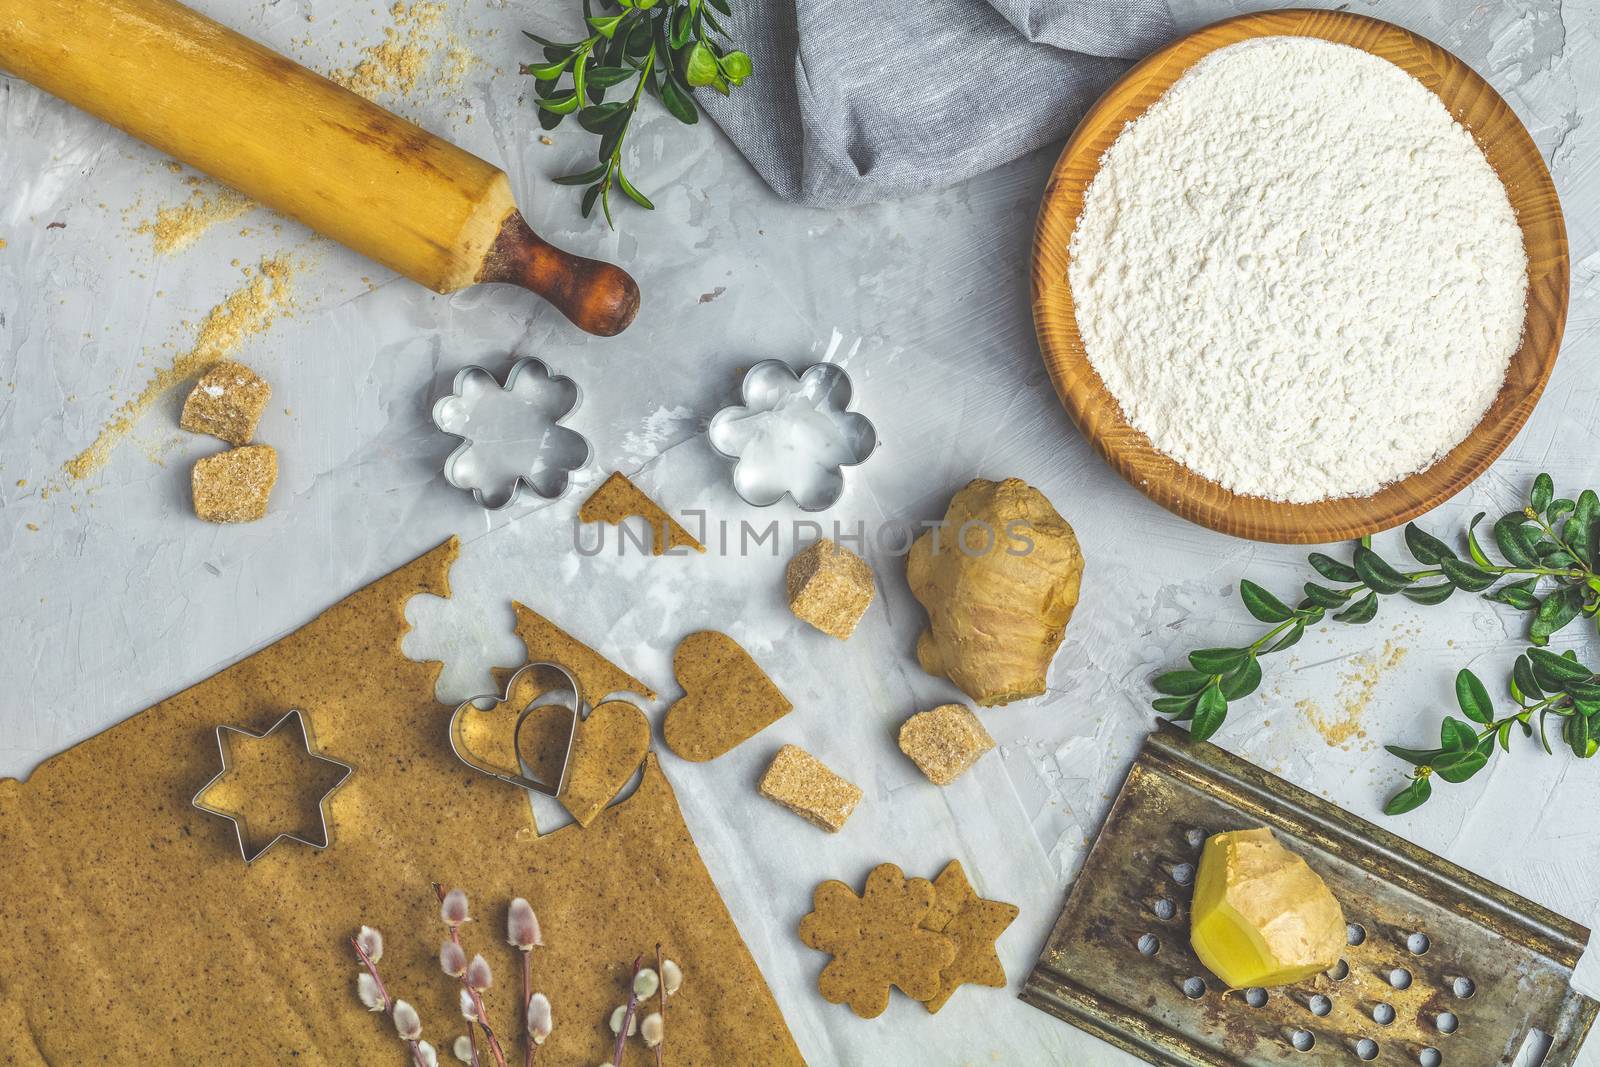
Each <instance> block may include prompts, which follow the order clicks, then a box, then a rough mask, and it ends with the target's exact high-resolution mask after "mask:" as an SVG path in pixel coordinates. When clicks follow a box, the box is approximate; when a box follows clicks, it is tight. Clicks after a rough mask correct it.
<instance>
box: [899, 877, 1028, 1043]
mask: <svg viewBox="0 0 1600 1067" xmlns="http://www.w3.org/2000/svg"><path fill="white" fill-rule="evenodd" d="M933 888H934V894H935V895H934V902H933V907H931V908H929V909H928V914H927V917H926V918H924V919H923V920H922V927H923V929H925V930H936V931H938V932H939V933H942V934H944V935H946V936H947V937H949V938H951V939H952V940H954V941H955V943H956V958H955V959H953V960H951V961H950V963H949V965H947V966H946V967H945V969H944V970H943V971H941V972H940V975H939V979H940V986H939V992H937V993H935V994H934V995H933V996H932V997H929V998H928V1000H927V1002H926V1004H927V1008H928V1011H929V1012H936V1011H938V1010H939V1009H940V1008H942V1007H944V1006H945V1002H947V1001H948V1000H949V999H950V997H951V994H953V993H954V992H955V991H956V989H957V988H958V987H959V986H961V985H962V984H963V983H966V982H971V983H973V984H975V985H985V986H992V987H994V988H996V989H1003V988H1005V984H1006V969H1005V965H1004V964H1002V963H1001V962H1000V955H999V953H997V952H996V951H995V947H994V946H995V941H996V940H998V939H999V937H1000V935H1001V934H1003V933H1004V932H1005V930H1006V927H1008V926H1010V925H1011V923H1012V922H1013V921H1014V920H1015V919H1016V917H1017V913H1018V911H1017V906H1016V905H1015V904H1003V903H1001V902H1000V901H998V900H984V899H983V898H982V897H980V896H978V894H977V892H976V891H975V890H973V888H972V883H971V882H969V881H967V872H966V870H965V869H964V868H963V867H962V866H961V861H960V860H951V861H950V862H949V863H948V864H946V866H945V869H944V870H943V871H940V872H939V877H938V878H935V879H934V881H933Z"/></svg>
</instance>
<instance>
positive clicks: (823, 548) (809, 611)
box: [788, 537, 872, 641]
mask: <svg viewBox="0 0 1600 1067" xmlns="http://www.w3.org/2000/svg"><path fill="white" fill-rule="evenodd" d="M788 578H789V610H791V611H793V612H794V613H795V614H796V615H798V616H799V617H800V618H802V619H804V620H805V621H806V622H809V623H810V624H811V625H812V626H815V627H816V628H817V629H819V630H821V631H822V632H823V633H825V634H831V635H833V636H834V637H837V638H838V639H839V640H841V641H843V640H844V639H845V638H847V637H849V636H850V635H851V634H853V633H855V632H856V623H858V622H860V621H861V616H862V615H863V614H865V613H866V610H867V605H869V604H871V603H872V568H871V567H869V566H867V561H866V560H864V559H862V558H861V557H860V556H858V555H856V554H855V553H854V552H852V551H850V550H849V549H848V548H840V547H839V546H838V545H836V544H834V543H833V542H832V541H830V540H828V539H827V538H826V537H824V538H823V539H822V540H820V541H818V542H816V543H815V544H813V545H811V546H810V547H809V548H807V549H806V550H805V551H804V552H801V553H800V554H799V555H797V556H795V557H794V559H792V560H790V561H789V571H788Z"/></svg>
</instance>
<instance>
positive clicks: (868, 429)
mask: <svg viewBox="0 0 1600 1067" xmlns="http://www.w3.org/2000/svg"><path fill="white" fill-rule="evenodd" d="M853 391H854V390H853V386H852V385H851V383H850V376H849V375H848V374H846V373H845V372H844V370H843V368H841V367H840V366H839V365H838V364H837V363H815V364H812V365H811V366H809V367H807V368H806V369H805V370H804V371H802V372H801V373H799V374H796V373H795V372H794V371H793V370H792V369H791V368H790V366H789V364H787V363H785V362H784V361H783V360H781V359H764V360H762V361H761V362H760V363H757V364H756V365H755V366H753V367H751V368H750V370H749V371H748V372H747V373H746V374H745V376H744V384H743V385H742V386H741V396H742V397H743V399H744V403H743V404H742V405H735V406H732V407H726V408H723V409H722V410H721V411H719V412H717V413H716V415H714V416H712V419H711V424H710V425H709V426H708V427H707V428H706V436H707V438H708V439H709V440H710V442H711V447H712V448H713V449H715V450H716V451H717V452H718V453H719V454H721V455H722V456H724V457H726V458H727V459H730V460H733V462H734V467H733V488H734V491H735V492H737V493H738V494H739V496H740V497H741V498H742V499H743V500H744V501H745V503H747V504H753V505H755V506H756V507H766V506H768V505H769V504H776V503H777V502H778V501H779V500H781V499H783V497H784V496H785V495H787V496H789V497H790V498H791V499H792V500H793V501H794V502H795V503H796V504H798V505H800V508H801V510H803V511H822V510H823V509H825V508H831V507H832V506H833V505H834V504H836V503H838V501H839V497H840V495H841V494H843V492H844V468H845V467H854V466H856V465H857V464H860V463H864V462H866V459H867V457H868V456H870V455H872V452H873V449H875V448H877V447H878V431H877V430H875V429H874V428H873V426H872V423H871V422H870V421H869V420H868V419H867V417H866V416H865V415H862V414H861V413H860V412H856V411H850V410H848V408H849V406H850V398H851V396H852V393H853Z"/></svg>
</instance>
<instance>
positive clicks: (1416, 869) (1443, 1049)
mask: <svg viewBox="0 0 1600 1067" xmlns="http://www.w3.org/2000/svg"><path fill="white" fill-rule="evenodd" d="M1253 826H1269V827H1271V828H1272V829H1273V831H1274V832H1275V833H1276V834H1277V835H1278V837H1279V838H1280V839H1281V840H1282V841H1283V843H1284V845H1285V846H1286V847H1288V848H1291V849H1293V850H1294V851H1295V852H1297V853H1299V854H1300V855H1301V856H1303V857H1305V860H1306V862H1307V863H1309V864H1310V865H1311V866H1312V867H1313V868H1314V869H1315V870H1316V871H1317V873H1318V874H1320V875H1321V876H1322V877H1323V879H1324V880H1326V882H1327V883H1328V887H1329V888H1330V889H1331V890H1332V891H1333V894H1334V896H1335V897H1337V898H1338V899H1339V903H1340V904H1341V905H1342V906H1343V908H1344V914H1345V918H1346V920H1347V921H1348V922H1349V937H1348V940H1349V948H1348V950H1347V951H1346V953H1345V957H1344V959H1343V960H1342V961H1341V962H1340V963H1339V964H1338V965H1337V966H1336V967H1334V968H1333V969H1332V970H1330V971H1327V972H1324V973H1323V974H1320V975H1317V976H1315V977H1314V978H1311V979H1308V980H1306V981H1304V982H1300V983H1297V984H1295V985H1292V986H1285V987H1281V988H1277V989H1270V990H1262V989H1251V990H1224V989H1223V988H1222V986H1221V984H1220V983H1219V982H1218V981H1217V980H1216V979H1215V978H1214V977H1212V976H1211V975H1210V973H1209V972H1207V971H1206V970H1205V969H1204V968H1203V967H1201V965H1200V962H1199V960H1197V959H1196V958H1195V955H1194V952H1193V951H1192V950H1191V949H1190V947H1189V900H1190V896H1191V887H1192V885H1193V882H1194V870H1195V866H1194V865H1195V864H1196V862H1198V860H1199V856H1200V848H1201V845H1202V844H1203V843H1204V841H1205V839H1206V838H1207V837H1208V836H1210V835H1211V834H1213V833H1219V832H1221V831H1224V830H1239V829H1245V828H1248V827H1253ZM1588 937H1589V931H1588V930H1586V929H1584V928H1583V927H1581V926H1579V925H1578V924H1577V923H1574V922H1572V921H1571V920H1569V919H1564V918H1562V917H1561V916H1559V915H1556V914H1555V913H1553V912H1551V911H1548V910H1546V909H1545V908H1542V907H1540V906H1539V905H1537V904H1535V903H1533V902H1532V901H1529V900H1526V899H1524V898H1522V897H1520V896H1517V895H1516V894H1514V893H1512V892H1510V891H1509V890H1506V889H1503V888H1501V887H1500V886H1497V885H1494V884H1492V883H1490V882H1488V881H1485V880H1484V879H1482V878H1479V877H1478V876H1476V875H1474V874H1471V873H1469V872H1467V871H1465V870H1463V869H1461V868H1460V867H1457V866H1456V865H1455V864H1453V863H1450V862H1448V861H1447V860H1444V859H1441V858H1440V857H1438V856H1435V855H1433V854H1432V853H1429V852H1427V851H1425V850H1423V849H1421V848H1419V847H1417V846H1416V845H1414V844H1411V843H1410V842H1408V841H1402V840H1401V839H1400V838H1398V837H1396V836H1394V835H1393V834H1391V833H1389V832H1388V831H1386V830H1382V829H1380V828H1378V827H1377V826H1374V825H1372V824H1371V823H1369V822H1366V821H1365V820H1362V819H1358V818H1356V817H1355V816H1354V815H1351V814H1350V813H1349V812H1346V811H1343V810H1341V809H1340V808H1338V807H1335V806H1334V805H1332V804H1330V803H1328V802H1327V801H1324V800H1321V799H1319V798H1317V797H1314V796H1312V795H1311V794H1309V793H1307V792H1305V791H1304V790H1302V789H1299V788H1296V787H1295V786H1292V785H1290V784H1289V783H1288V782H1285V781H1283V780H1282V779H1281V778H1278V777H1276V776H1274V775H1271V774H1268V773H1267V772H1265V771H1263V770H1261V769H1260V768H1258V767H1255V766H1253V765H1251V764H1249V763H1246V762H1245V761H1244V760H1241V759H1238V758H1237V757H1234V756H1230V755H1229V754H1227V753H1226V752H1224V751H1222V750H1221V749H1220V748H1217V747H1216V746H1215V745H1211V744H1207V743H1205V742H1196V741H1192V740H1190V738H1189V735H1188V734H1187V733H1186V732H1184V731H1182V730H1179V729H1176V728H1174V727H1170V726H1163V727H1162V728H1160V729H1159V730H1157V731H1156V732H1155V733H1153V734H1151V735H1150V737H1149V738H1148V739H1147V740H1146V742H1145V745H1144V749H1143V751H1141V752H1140V754H1139V758H1138V759H1137V760H1136V761H1135V762H1134V765H1133V769H1132V770H1131V771H1130V772H1129V774H1128V778H1127V781H1126V782H1124V783H1123V786H1122V791H1121V792H1120V793H1119V794H1118V795H1117V799H1116V802H1115V803H1114V804H1113V805H1112V808H1111V813H1110V815H1108V816H1107V818H1106V823H1105V826H1103V827H1102V828H1101V830H1100V835H1099V837H1098V838H1097V839H1096V840H1095V843H1094V847H1093V848H1092V849H1091V850H1090V852H1089V855H1088V858H1087V859H1086V860H1085V861H1084V865H1083V870H1082V871H1081V872H1080V873H1079V875H1078V879H1077V882H1076V883H1075V884H1074V885H1073V887H1072V892H1071V895H1070V896H1069V897H1068V898H1067V904H1066V907H1065V908H1064V909H1063V910H1062V912H1061V916H1060V918H1059V919H1057V920H1056V925H1055V929H1054V930H1052V931H1051V934H1050V939H1049V941H1048V942H1047V944H1046V945H1045V949H1044V952H1043V954H1042V955H1041V956H1040V958H1039V962H1038V964H1037V965H1036V966H1035V967H1034V970H1033V973H1032V974H1030V975H1029V976H1028V980H1027V982H1026V983H1025V985H1024V986H1023V991H1022V999H1023V1000H1025V1001H1027V1002H1028V1003H1030V1004H1032V1005H1033V1006H1035V1007H1037V1008H1040V1009H1042V1010H1044V1011H1047V1012H1049V1013H1051V1014H1052V1015H1057V1016H1059V1017H1061V1018H1062V1019H1065V1020H1067V1021H1068V1022H1070V1023H1072V1024H1073V1025H1074V1026H1077V1027H1078V1028H1079V1029H1082V1030H1085V1031H1087V1032H1089V1033H1091V1034H1094V1035H1095V1036H1096V1037H1099V1038H1101V1039H1102V1040H1105V1041H1109V1042H1110V1043H1112V1044H1113V1045H1116V1046H1118V1047H1119V1048H1122V1049H1125V1050H1127V1051H1128V1052H1131V1053H1133V1054H1134V1055H1136V1056H1139V1057H1141V1058H1143V1059H1145V1060H1148V1061H1149V1062H1151V1063H1154V1064H1161V1065H1174V1067H1176V1065H1184V1067H1194V1065H1205V1067H1240V1065H1257V1064H1263V1065H1265V1064H1274V1065H1276V1064H1294V1065H1298V1067H1316V1065H1321V1064H1349V1065H1358V1064H1360V1063H1362V1062H1371V1063H1375V1064H1378V1065H1380V1067H1382V1065H1389V1067H1400V1065H1412V1067H1418V1065H1420V1067H1493V1065H1496V1064H1499V1065H1509V1064H1511V1063H1513V1062H1514V1061H1515V1060H1517V1058H1518V1055H1519V1052H1521V1051H1522V1049H1523V1046H1524V1044H1525V1043H1527V1042H1534V1043H1537V1044H1536V1046H1535V1049H1534V1053H1535V1054H1534V1056H1533V1058H1532V1059H1531V1062H1532V1063H1534V1064H1538V1063H1540V1060H1539V1058H1538V1056H1537V1051H1538V1048H1539V1047H1542V1046H1543V1044H1544V1039H1545V1038H1547V1039H1548V1048H1547V1049H1546V1050H1545V1051H1544V1055H1543V1060H1542V1063H1543V1067H1567V1065H1569V1064H1571V1063H1572V1062H1573V1060H1574V1059H1575V1057H1576V1056H1577V1052H1578V1047H1579V1046H1580V1045H1581V1044H1582V1043H1583V1039H1584V1037H1585V1036H1586V1035H1587V1034H1588V1032H1589V1027H1590V1025H1591V1024H1592V1023H1593V1022H1594V1019H1595V1014H1596V1011H1597V1010H1600V1004H1596V1002H1595V1001H1593V1000H1591V999H1589V998H1588V997H1586V996H1584V995H1582V994H1581V993H1578V992H1576V991H1574V990H1573V989H1572V988H1571V986H1570V984H1569V983H1570V980H1571V977H1572V968H1573V967H1574V966H1575V965H1576V964H1577V962H1578V957H1579V956H1580V955H1581V954H1582V952H1583V947H1584V945H1585V944H1586V943H1587V941H1588ZM1534 1031H1538V1032H1539V1033H1534ZM1541 1035H1542V1037H1541Z"/></svg>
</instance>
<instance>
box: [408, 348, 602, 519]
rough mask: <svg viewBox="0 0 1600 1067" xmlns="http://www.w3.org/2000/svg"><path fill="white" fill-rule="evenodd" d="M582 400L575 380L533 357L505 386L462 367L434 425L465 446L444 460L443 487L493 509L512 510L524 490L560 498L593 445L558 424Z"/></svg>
mask: <svg viewBox="0 0 1600 1067" xmlns="http://www.w3.org/2000/svg"><path fill="white" fill-rule="evenodd" d="M581 399H582V394H581V393H580V392H579V390H578V385H577V383H576V382H574V381H573V380H572V379H571V378H568V377H566V376H564V375H560V374H552V373H551V372H550V368H549V367H547V366H545V364H544V362H543V361H542V360H538V359H535V358H533V357H532V356H524V357H523V358H521V359H519V360H517V361H516V362H515V363H513V364H512V365H511V370H510V371H509V372H508V373H507V374H506V378H505V382H504V384H502V383H501V382H500V380H499V379H498V378H496V377H495V376H494V375H493V374H492V373H490V372H489V371H488V370H487V369H485V368H483V367H479V366H469V367H463V368H461V371H460V372H459V373H458V374H456V377H455V382H454V384H453V385H452V386H451V392H450V395H448V396H444V397H440V398H439V400H438V402H437V403H435V404H434V405H433V424H434V425H435V426H437V427H439V429H441V430H443V431H444V432H445V433H447V434H449V435H450V436H451V437H455V438H457V439H459V440H460V442H461V443H460V444H459V445H457V446H456V449H455V451H453V452H451V453H450V456H449V458H447V459H446V460H445V461H444V478H445V481H447V482H449V483H450V484H451V485H453V486H455V487H456V488H457V489H467V490H470V491H471V493H472V498H473V499H474V500H476V501H477V502H478V504H479V505H480V506H481V507H484V508H486V509H488V510H489V511H500V510H503V509H505V508H508V507H510V506H511V505H512V504H514V503H515V502H516V501H517V498H518V497H519V496H520V495H521V491H522V490H523V489H524V488H526V489H527V490H528V491H529V492H531V493H533V494H534V495H535V496H537V497H539V498H541V499H543V500H554V499H556V498H557V497H559V496H561V495H562V494H563V493H565V492H566V491H567V486H568V485H569V484H570V483H571V480H572V479H571V475H572V472H573V471H576V470H581V469H582V468H583V467H584V466H585V465H587V464H588V462H589V442H588V441H587V440H585V439H584V436H583V435H582V434H580V433H578V432H577V431H576V430H573V429H569V428H568V427H566V426H562V425H561V420H562V419H564V418H566V417H567V416H568V415H570V414H572V413H573V412H574V411H576V410H577V409H578V403H579V402H580V400H581Z"/></svg>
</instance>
